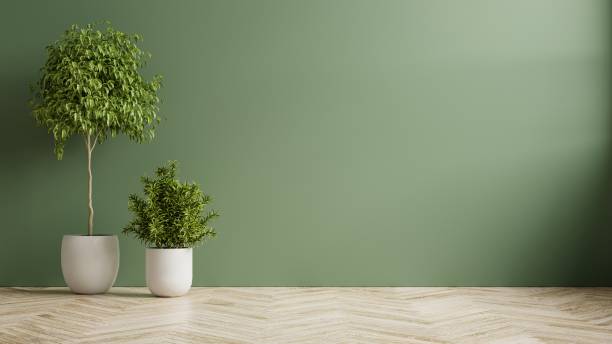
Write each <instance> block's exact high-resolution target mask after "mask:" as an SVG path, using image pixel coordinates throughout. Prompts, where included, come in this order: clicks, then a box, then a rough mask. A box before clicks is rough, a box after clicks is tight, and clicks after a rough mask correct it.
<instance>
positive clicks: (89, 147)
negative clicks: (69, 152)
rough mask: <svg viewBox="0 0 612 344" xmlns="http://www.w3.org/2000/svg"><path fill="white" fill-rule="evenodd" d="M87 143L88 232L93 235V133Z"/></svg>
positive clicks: (88, 137)
mask: <svg viewBox="0 0 612 344" xmlns="http://www.w3.org/2000/svg"><path fill="white" fill-rule="evenodd" d="M85 145H86V146H87V173H88V176H89V183H88V186H89V188H88V194H87V195H88V201H89V202H88V207H89V219H88V222H87V233H88V234H89V235H93V217H94V209H93V197H92V196H93V175H92V173H91V153H92V151H93V149H94V147H93V146H94V145H95V142H94V143H93V144H92V142H91V135H87V139H86V140H85Z"/></svg>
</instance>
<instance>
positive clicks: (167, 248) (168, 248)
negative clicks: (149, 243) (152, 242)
mask: <svg viewBox="0 0 612 344" xmlns="http://www.w3.org/2000/svg"><path fill="white" fill-rule="evenodd" d="M192 248H193V247H146V249H147V250H191V249H192Z"/></svg>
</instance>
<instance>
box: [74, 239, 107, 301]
mask: <svg viewBox="0 0 612 344" xmlns="http://www.w3.org/2000/svg"><path fill="white" fill-rule="evenodd" d="M118 271H119V240H118V239H117V236H116V235H92V236H89V235H64V238H63V239H62V274H63V275H64V281H65V282H66V284H67V285H68V287H69V288H70V290H72V291H73V292H74V293H77V294H100V293H105V292H107V291H108V290H109V289H110V288H111V287H112V286H113V284H114V283H115V279H116V278H117V272H118Z"/></svg>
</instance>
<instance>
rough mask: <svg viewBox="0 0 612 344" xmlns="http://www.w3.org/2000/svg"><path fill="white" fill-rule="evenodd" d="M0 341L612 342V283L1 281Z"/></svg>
mask: <svg viewBox="0 0 612 344" xmlns="http://www.w3.org/2000/svg"><path fill="white" fill-rule="evenodd" d="M0 343H11V344H14V343H612V288H603V289H593V288H193V289H192V290H191V292H190V293H189V294H188V295H187V296H184V297H180V298H172V299H162V298H155V297H152V296H151V295H150V294H149V292H148V290H147V289H145V288H113V289H112V291H111V292H110V293H109V294H106V295H96V296H83V295H74V294H71V293H69V292H68V291H67V290H66V289H65V288H0Z"/></svg>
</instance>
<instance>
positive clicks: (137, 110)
mask: <svg viewBox="0 0 612 344" xmlns="http://www.w3.org/2000/svg"><path fill="white" fill-rule="evenodd" d="M104 26H105V27H103V28H101V29H100V28H98V25H97V24H88V25H86V26H84V27H80V26H78V25H72V26H71V27H70V28H69V29H68V30H66V31H65V33H64V34H63V36H62V37H61V38H60V39H59V40H58V41H56V42H54V43H53V44H51V45H49V46H47V55H48V56H47V61H46V63H45V65H44V66H43V67H42V68H41V72H42V73H41V74H42V76H41V78H40V80H39V81H38V82H37V83H36V84H35V85H34V86H33V87H32V93H33V98H32V100H31V101H30V105H31V106H32V109H33V113H34V117H35V118H36V121H37V122H38V123H39V124H40V125H42V126H45V127H47V128H48V130H49V132H51V133H53V137H54V140H55V154H56V156H57V158H58V159H61V158H62V155H63V151H64V145H65V143H66V141H67V139H68V138H69V137H70V136H72V135H73V134H82V135H83V136H85V137H91V140H93V141H94V142H102V141H104V140H106V139H107V138H108V136H109V135H110V136H112V137H114V136H115V135H117V134H118V133H124V134H125V135H127V136H128V137H129V138H130V139H132V140H135V141H137V142H143V141H145V140H150V139H152V138H153V137H154V130H155V125H156V124H157V123H159V117H158V115H157V113H158V111H159V107H158V104H159V98H158V97H157V91H158V90H159V88H160V87H161V79H162V77H161V76H159V75H156V76H154V77H153V79H152V80H151V81H146V80H145V79H144V78H143V77H142V76H141V74H140V73H139V70H140V69H141V68H142V67H144V66H145V64H146V62H147V60H148V59H149V58H150V57H151V55H150V54H148V53H145V52H143V51H142V50H140V49H139V48H138V46H137V45H136V43H137V42H138V41H139V40H140V39H141V37H140V36H139V35H138V34H126V33H123V32H121V31H117V30H115V29H114V28H113V27H111V26H110V23H108V22H105V23H104Z"/></svg>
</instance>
